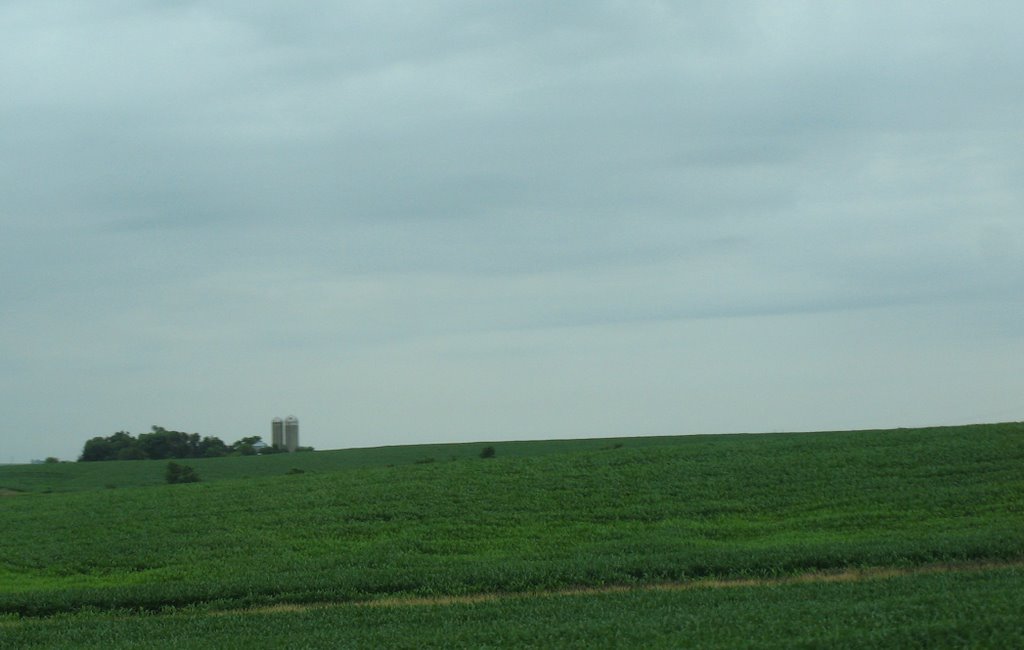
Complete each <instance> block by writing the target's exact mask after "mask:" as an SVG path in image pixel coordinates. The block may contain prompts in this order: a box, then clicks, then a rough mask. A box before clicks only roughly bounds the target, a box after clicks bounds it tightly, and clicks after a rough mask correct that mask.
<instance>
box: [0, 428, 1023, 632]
mask: <svg viewBox="0 0 1024 650" xmlns="http://www.w3.org/2000/svg"><path fill="white" fill-rule="evenodd" d="M482 446H483V445H482V444H476V445H444V446H440V445H438V446H430V447H403V448H381V449H376V450H348V451H335V452H313V453H306V454H294V455H288V456H269V457H265V458H263V457H260V458H249V457H242V458H224V459H206V460H204V461H202V462H200V461H198V460H197V461H195V462H194V463H193V462H192V461H189V464H192V465H194V466H195V467H196V469H197V471H198V473H199V474H200V476H202V478H203V482H201V483H195V484H187V485H163V484H161V481H162V471H163V466H164V465H165V463H157V462H151V461H121V462H110V463H89V464H86V463H79V464H62V465H42V466H33V467H3V468H0V489H3V490H5V493H6V494H18V496H10V497H4V498H2V499H0V526H2V528H3V531H4V535H3V536H2V538H0V557H2V558H3V560H2V562H0V616H3V617H5V618H0V639H5V638H6V639H17V640H18V642H17V644H16V645H17V646H18V647H22V646H26V645H31V644H32V643H39V644H41V645H43V646H45V645H62V643H60V642H58V640H59V639H60V638H61V637H60V635H61V634H68V633H69V632H68V630H74V634H75V637H74V638H75V639H76V643H78V644H79V645H90V644H93V645H95V646H96V647H101V646H110V645H116V644H118V643H120V644H122V645H126V646H127V645H138V644H139V640H140V639H145V638H151V639H153V638H160V639H165V640H167V639H172V638H174V639H177V640H178V641H180V643H178V644H176V645H177V647H181V646H182V645H186V646H187V645H189V644H192V645H193V646H195V647H200V646H201V645H203V643H202V638H199V637H195V638H192V639H191V640H190V639H189V638H187V635H186V636H185V637H181V638H178V637H175V636H168V632H167V630H170V629H176V630H178V632H177V634H178V635H179V636H180V635H181V634H186V632H185V629H186V628H187V630H190V631H191V632H189V633H195V632H194V631H195V630H197V629H198V630H207V631H208V632H209V634H211V635H216V634H221V633H224V634H227V633H226V632H218V630H221V631H223V630H228V629H236V631H237V629H240V628H243V627H244V628H246V629H251V630H257V631H259V630H263V631H262V632H261V633H258V634H257V633H254V634H253V637H252V638H253V639H257V640H259V639H263V640H264V641H266V642H267V644H268V645H271V644H270V642H269V640H270V639H272V638H274V634H278V633H280V634H282V635H284V634H286V632H285V631H286V630H290V632H287V633H288V634H291V637H290V638H292V639H306V642H307V643H308V644H309V645H314V646H315V645H317V644H318V643H320V644H323V645H324V646H325V647H326V646H327V645H329V643H330V639H328V638H327V637H323V638H321V637H322V635H323V634H326V632H324V630H340V629H344V630H347V632H346V634H347V636H346V638H348V639H350V640H351V642H352V643H354V644H360V643H361V644H365V645H373V641H374V638H375V637H374V636H373V635H374V634H377V633H378V632H379V631H380V630H382V629H391V630H392V631H393V634H394V635H396V636H393V637H392V640H393V641H394V639H410V640H412V641H410V643H409V645H410V646H412V645H418V644H417V643H416V642H415V640H417V639H418V640H420V641H423V642H424V643H440V642H441V640H443V639H444V638H448V639H449V640H451V641H452V642H455V643H461V644H465V645H481V644H482V643H495V644H501V643H512V644H517V643H518V644H523V643H527V642H534V643H552V642H555V640H556V639H555V638H553V637H550V636H544V635H545V634H548V635H550V634H555V633H556V631H557V630H559V629H561V630H562V632H560V633H558V634H559V636H558V637H557V639H561V640H562V641H564V642H566V643H572V642H573V639H576V642H578V643H580V644H582V639H586V638H587V637H588V636H590V637H593V636H595V635H597V636H599V637H606V635H607V634H610V631H611V630H613V629H614V630H617V632H616V634H618V633H620V632H621V633H622V634H625V635H627V636H626V637H623V638H622V639H620V643H630V644H643V645H652V644H654V643H656V642H657V639H662V641H661V642H662V643H664V644H666V645H678V641H679V639H680V638H681V637H678V636H676V637H673V635H674V634H675V635H681V634H686V635H687V637H688V638H694V639H699V638H703V639H704V642H703V643H702V645H713V644H716V643H721V644H723V645H729V644H730V639H731V644H732V645H735V643H736V640H737V639H739V638H741V637H738V636H733V637H729V636H728V635H727V634H725V633H724V632H723V633H721V634H719V636H715V634H718V633H715V634H712V633H710V632H709V631H708V630H713V629H717V628H716V626H718V625H719V623H715V621H716V620H721V621H735V625H733V628H735V629H736V630H739V631H737V632H735V633H736V634H748V633H752V632H751V630H753V628H751V630H746V632H744V631H743V630H744V628H743V625H745V624H750V625H753V623H749V621H755V620H761V619H762V618H763V619H764V620H765V621H767V622H764V623H759V624H757V625H758V626H760V627H758V629H762V630H763V633H762V634H763V635H764V638H765V639H771V638H775V639H777V640H780V639H782V638H783V637H785V638H790V639H800V638H803V639H805V640H806V642H807V643H821V642H823V641H828V642H829V643H833V642H836V641H838V640H841V639H851V640H856V639H860V640H862V641H863V640H865V639H868V640H872V639H873V640H874V641H871V642H875V641H877V642H879V643H880V642H883V641H885V640H886V639H889V640H895V641H899V640H901V639H902V640H903V641H904V642H908V643H909V642H915V643H925V642H927V641H928V639H937V638H939V637H938V636H935V635H937V634H940V632H941V633H943V634H945V633H950V634H954V633H955V634H959V635H961V637H962V638H963V639H965V640H966V642H969V643H972V644H981V645H985V644H986V643H985V640H986V639H988V640H992V639H1000V640H1011V639H1019V637H1020V635H1021V634H1022V632H1021V627H1020V624H1019V623H1015V622H1014V621H1017V620H1021V616H1020V614H1021V610H1020V605H1019V603H1020V602H1021V601H1022V598H1021V596H1024V587H1021V586H1020V585H1021V580H1020V577H1021V568H1020V562H1021V561H1022V560H1024V536H1022V535H1021V534H1020V532H1021V530H1024V425H1022V424H1019V423H1008V424H1001V425H976V426H969V427H948V428H935V429H901V430H890V431H861V432H837V433H820V434H771V435H758V436H694V437H677V438H643V439H630V438H623V439H617V440H600V441H597V440H588V441H552V442H532V443H526V442H523V443H494V447H495V448H496V451H497V454H496V457H495V458H490V459H482V458H480V457H479V451H480V449H481V447H482ZM90 466H98V467H100V468H105V471H104V470H93V469H92V468H91V467H90ZM33 472H36V474H34V473H33ZM93 472H96V473H95V474H94V473H93ZM939 564H941V565H944V566H948V567H950V569H949V570H948V571H942V572H925V573H920V574H917V573H913V572H912V571H911V572H908V573H906V574H905V575H899V576H893V577H888V578H885V579H882V578H878V579H870V580H864V581H857V582H851V583H834V582H821V583H814V582H809V583H806V584H805V583H789V582H785V581H781V582H778V583H766V584H764V585H757V584H753V583H751V584H748V585H747V586H738V587H735V588H731V589H710V588H707V589H689V590H675V591H672V590H655V591H651V590H648V589H647V587H651V586H657V585H685V584H692V583H694V581H699V580H708V579H714V580H719V581H723V580H724V581H728V580H736V579H751V578H756V579H762V580H778V579H780V578H785V577H787V576H795V575H823V576H824V575H829V574H832V573H835V572H837V571H843V570H848V569H850V568H857V569H867V568H872V567H876V568H877V567H894V568H900V569H903V570H908V571H909V570H914V569H920V568H924V567H934V566H937V565H939ZM968 566H974V567H977V566H987V567H989V568H988V569H985V570H970V571H968V570H967V569H966V568H965V567H968ZM958 567H959V568H958ZM609 586H616V587H629V588H633V589H635V590H634V591H625V592H620V591H611V592H609V593H581V594H579V595H574V596H561V597H558V598H556V599H552V598H551V597H543V596H541V595H538V593H544V592H556V591H565V590H567V589H587V588H589V589H598V590H599V589H606V588H608V587H609ZM493 594H512V595H514V594H532V595H529V596H520V597H514V598H504V599H494V600H482V601H474V600H472V599H471V598H470V599H468V600H465V601H458V602H448V603H446V604H442V603H441V601H438V603H437V604H433V605H424V606H422V607H417V608H411V607H408V606H406V607H397V606H396V607H379V608H367V607H365V606H361V605H357V604H356V603H365V602H375V601H388V599H391V601H394V602H397V601H398V600H401V599H409V598H426V599H430V598H438V597H474V596H480V595H493ZM957 594H960V596H957ZM965 599H967V600H965ZM970 599H974V600H970ZM805 601H806V602H805ZM965 602H971V603H975V604H976V605H977V607H975V608H973V609H972V608H970V607H969V608H966V609H965V608H964V603H965ZM914 603H919V605H914ZM920 603H930V605H928V606H929V607H930V608H931V610H930V611H931V612H932V614H929V616H928V617H924V618H922V617H921V616H920V614H919V613H918V614H914V613H913V612H914V611H915V610H914V607H924V605H920ZM253 608H257V609H253ZM275 608H276V609H275ZM289 608H293V609H289ZM816 608H817V609H816ZM684 611H685V612H686V614H685V615H683V614H682V612H684ZM972 611H974V612H975V613H973V614H972V613H971V612H972ZM772 616H777V617H781V618H779V620H777V621H775V622H774V623H771V621H774V620H775V619H772V618H771V617H772ZM545 617H547V618H549V619H551V620H556V619H557V620H562V621H569V620H573V621H575V622H576V624H577V625H578V629H576V631H575V632H574V631H572V630H569V629H563V628H561V627H559V626H557V625H553V624H545V623H542V621H543V620H545ZM551 617H554V618H551ZM716 617H717V618H716ZM115 620H116V621H117V624H116V625H115V624H114V621H115ZM453 620H454V621H459V622H460V623H459V625H458V626H457V628H458V630H460V631H459V632H458V634H462V635H464V636H462V637H460V636H458V634H457V635H456V636H454V637H443V636H438V635H443V634H455V633H454V632H452V631H451V625H447V624H446V623H445V621H448V622H451V621H453ZM741 620H742V621H747V623H743V624H741V622H740V621H741ZM361 621H362V622H361ZM782 621H788V622H786V623H783V622H782ZM822 621H826V622H828V621H831V623H828V624H825V623H822ZM184 623H187V625H184ZM773 625H775V627H774V628H773V627H772V626H773ZM779 626H782V627H779ZM271 627H273V630H271V629H269V628H271ZM265 628H266V629H265ZM783 628H785V629H783ZM890 628H891V629H890ZM446 629H447V630H448V631H447V632H446V631H445V630H446ZM773 629H775V630H776V631H775V632H772V630H773ZM373 630H377V632H374V631H373ZM645 630H646V631H647V632H649V633H650V634H649V635H648V636H646V637H645V636H644V635H645V634H647V632H645ZM942 631H945V632H942ZM196 634H198V633H196ZM304 634H309V635H312V636H308V637H304V636H303V635H304ZM316 634H320V635H321V636H316ZM701 634H705V635H708V634H710V636H704V637H701V636H700V635H701ZM885 634H891V635H895V636H891V637H885V636H884V635H885ZM899 634H906V635H910V636H904V637H900V636H899ZM965 634H966V635H967V636H963V635H965ZM79 635H81V636H79ZM132 635H137V636H132ZM474 635H475V636H474ZM502 635H507V636H502ZM531 635H533V636H531ZM723 635H724V636H723ZM822 635H824V636H822ZM830 635H831V636H830ZM872 635H874V636H872ZM879 635H883V636H879ZM915 635H916V636H915ZM929 635H931V636H929ZM985 635H989V636H985ZM1014 635H1017V636H1014ZM200 636H201V635H200ZM231 638H235V637H231ZM606 638H608V639H609V640H610V639H613V638H615V637H610V636H608V637H606ZM673 638H675V639H676V643H672V642H671V639H673ZM745 638H748V639H749V638H751V637H750V636H747V637H745ZM90 639H91V640H90ZM226 639H227V637H225V642H224V643H216V644H215V645H218V646H229V645H230V643H228V642H227V641H226ZM665 639H668V640H667V641H666V640H665ZM207 640H209V639H207ZM334 641H335V643H336V642H337V641H338V639H337V637H334ZM609 642H610V641H609ZM0 643H3V641H0ZM12 643H13V641H12ZM168 643H169V641H168ZM153 645H159V644H157V643H155V642H154V643H153ZM247 645H249V646H250V647H251V646H252V643H249V644H247ZM392 645H396V644H395V643H394V642H393V643H392ZM850 645H855V643H854V641H850ZM12 647H14V646H12ZM167 647H169V646H167Z"/></svg>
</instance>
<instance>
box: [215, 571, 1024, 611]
mask: <svg viewBox="0 0 1024 650" xmlns="http://www.w3.org/2000/svg"><path fill="white" fill-rule="evenodd" d="M1010 568H1024V560H1014V561H981V562H962V563H943V564H928V565H922V566H917V567H869V568H862V569H854V568H850V569H841V570H837V571H812V572H807V573H799V574H795V575H789V576H779V577H775V578H697V579H694V580H687V581H684V582H668V583H651V584H635V585H604V586H599V587H569V588H565V589H552V590H546V591H522V592H502V593H485V594H469V595H465V596H382V597H380V598H373V599H371V600H364V601H352V602H347V603H334V602H323V603H308V604H287V603H286V604H279V605H270V606H267V607H254V608H250V609H246V610H241V611H244V612H251V613H261V614H273V613H276V612H302V611H306V610H310V609H322V608H329V607H344V606H349V607H353V606H355V607H430V606H438V605H469V604H474V603H488V602H494V601H499V600H511V599H515V598H555V597H559V596H597V595H601V594H617V593H629V592H634V591H685V590H693V589H731V588H738V587H772V586H778V585H789V584H803V583H835V582H861V581H866V580H885V579H888V578H897V577H902V576H913V575H927V574H932V573H979V572H983V571H996V570H999V569H1010ZM234 612H235V613H237V612H238V610H234ZM224 613H229V612H228V611H225V612H224Z"/></svg>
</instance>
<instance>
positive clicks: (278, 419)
mask: <svg viewBox="0 0 1024 650" xmlns="http://www.w3.org/2000/svg"><path fill="white" fill-rule="evenodd" d="M280 421H281V418H274V419H273V420H271V422H280Z"/></svg>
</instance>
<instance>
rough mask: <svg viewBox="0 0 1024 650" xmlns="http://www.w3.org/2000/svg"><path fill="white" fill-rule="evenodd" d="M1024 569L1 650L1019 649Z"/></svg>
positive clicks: (139, 631) (215, 627) (485, 606)
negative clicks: (447, 649) (363, 649)
mask: <svg viewBox="0 0 1024 650" xmlns="http://www.w3.org/2000/svg"><path fill="white" fill-rule="evenodd" d="M1022 621H1024V573H1022V572H1021V571H1020V570H1018V569H1005V570H1000V571H989V572H981V573H959V572H952V573H946V574H932V575H917V576H907V577H901V578H893V579H888V580H874V581H868V582H861V583H847V584H835V583H832V584H829V583H824V584H793V585H782V586H778V587H744V588H729V589H694V590H688V591H635V592H630V593H611V594H602V595H580V596H557V597H519V598H504V599H499V600H495V601H487V602H480V603H469V604H447V605H433V606H426V607H424V606H416V607H408V606H407V607H366V606H360V605H343V606H329V607H314V608H310V609H291V608H289V609H280V610H276V611H275V610H271V611H235V612H226V613H225V612H216V611H212V610H210V609H208V608H195V607H192V608H186V609H184V610H177V611H170V612H163V613H159V614H150V615H128V614H127V613H124V612H113V613H97V612H85V613H78V614H73V615H61V616H56V617H51V618H45V619H29V620H20V619H15V618H12V617H8V618H7V619H4V618H3V617H0V648H21V649H28V648H54V647H72V646H73V647H81V648H103V649H104V650H108V649H113V648H138V647H147V648H175V649H176V650H180V649H183V648H211V647H215V648H246V649H254V648H281V647H303V648H337V647H366V648H380V647H388V648H422V647H471V648H481V647H579V648H595V647H598V648H599V647H635V648H640V647H644V648H658V647H665V648H669V647H671V648H677V647H701V648H715V647H718V648H736V647H751V648H799V647H831V648H865V647H876V648H879V647H928V648H945V647H949V648H961V647H988V648H1012V647H1018V648H1019V647H1024V623H1022Z"/></svg>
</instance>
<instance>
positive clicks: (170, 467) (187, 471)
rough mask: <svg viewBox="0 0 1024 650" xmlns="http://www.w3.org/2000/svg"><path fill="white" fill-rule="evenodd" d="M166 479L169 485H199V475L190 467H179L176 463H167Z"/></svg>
mask: <svg viewBox="0 0 1024 650" xmlns="http://www.w3.org/2000/svg"><path fill="white" fill-rule="evenodd" d="M164 478H166V479H167V482H168V483H198V482H199V475H198V474H196V471H195V470H194V469H192V468H191V467H189V466H188V465H179V464H178V463H175V462H173V461H172V462H170V463H167V472H166V473H165V474H164Z"/></svg>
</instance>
